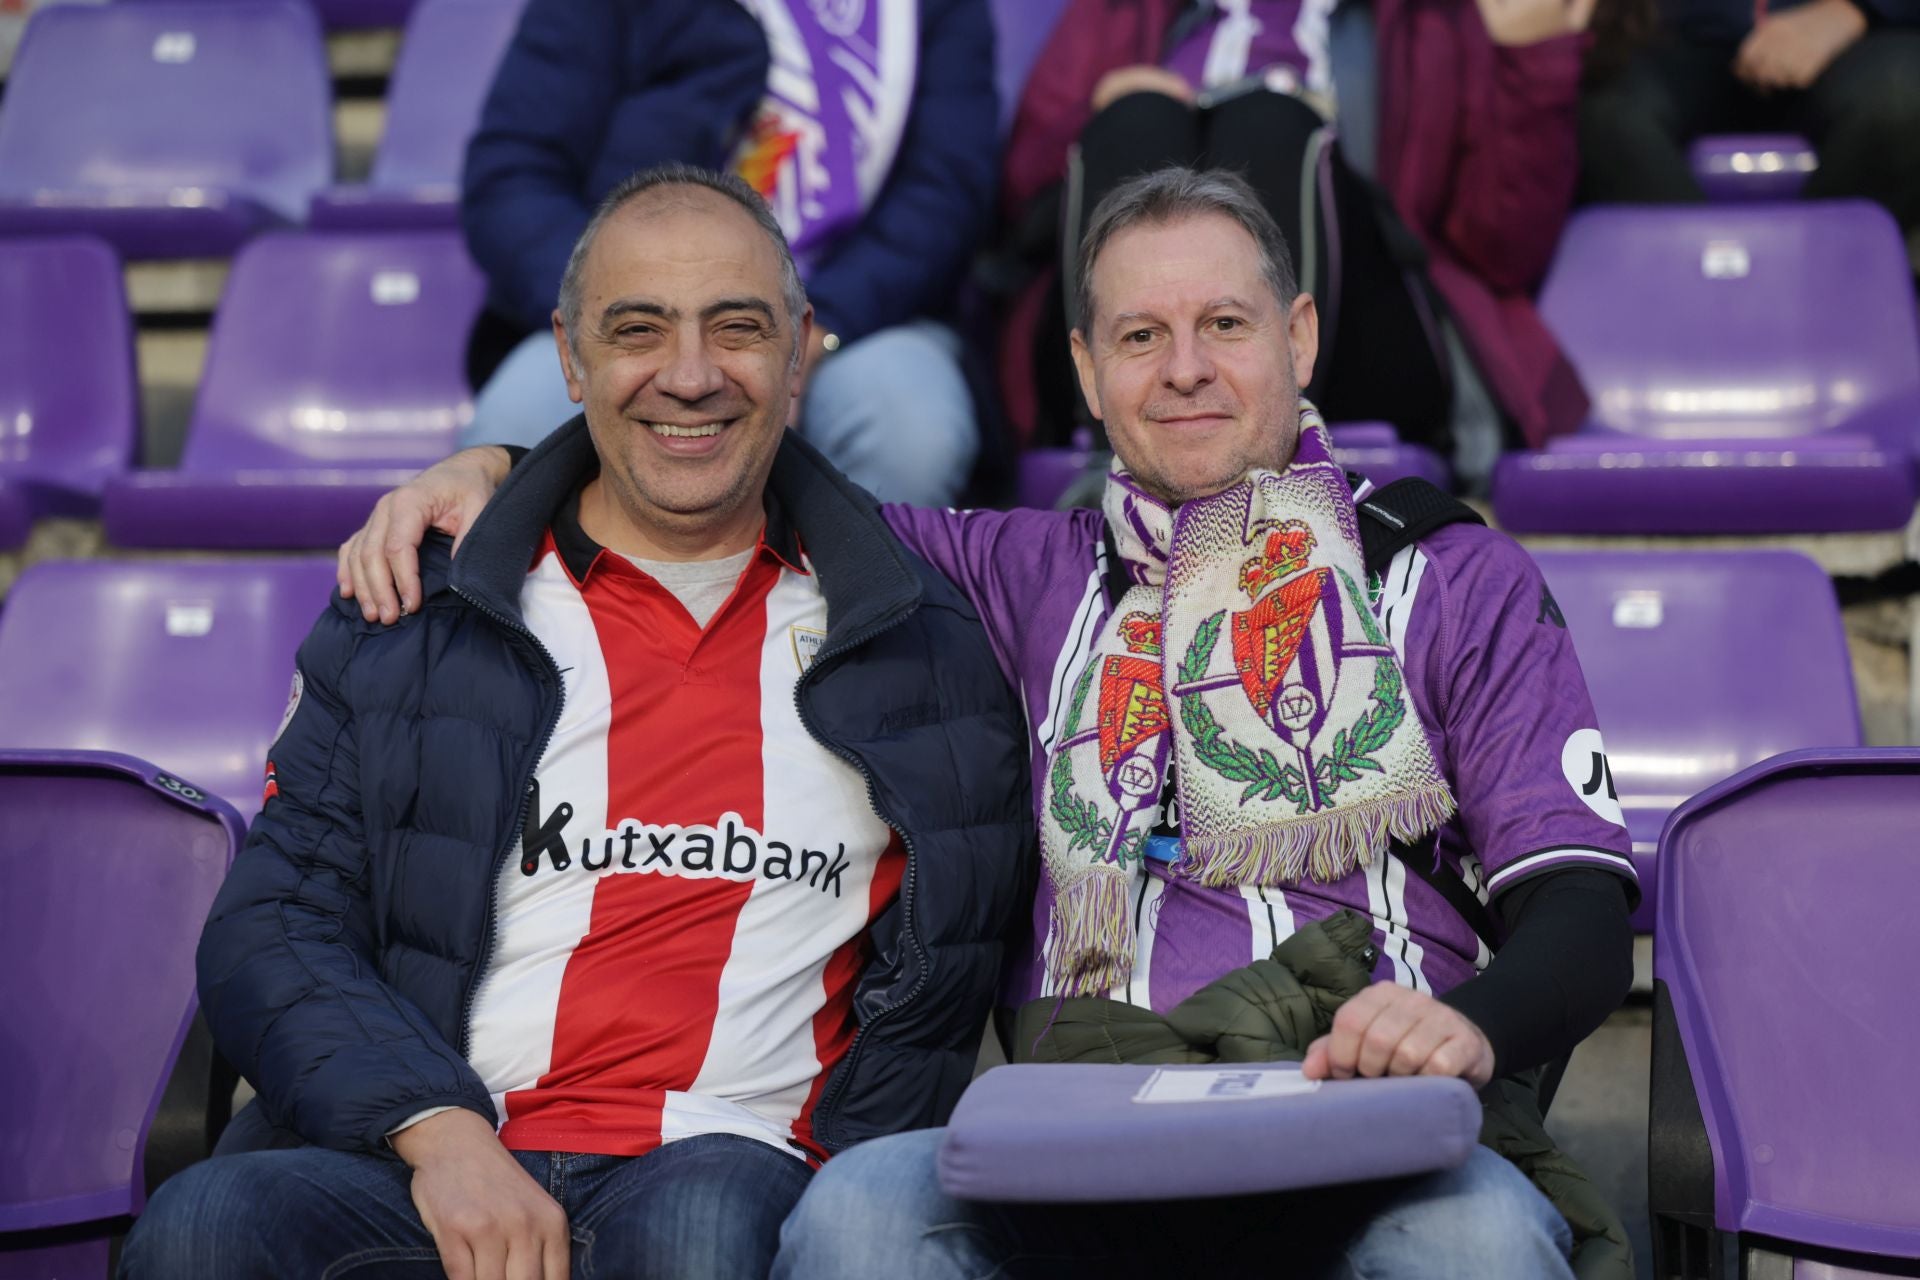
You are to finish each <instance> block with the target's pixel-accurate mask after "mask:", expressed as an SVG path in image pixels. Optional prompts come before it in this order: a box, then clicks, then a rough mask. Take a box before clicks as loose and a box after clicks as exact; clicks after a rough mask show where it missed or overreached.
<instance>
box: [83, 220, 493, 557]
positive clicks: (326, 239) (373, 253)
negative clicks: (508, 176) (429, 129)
mask: <svg viewBox="0 0 1920 1280" xmlns="http://www.w3.org/2000/svg"><path fill="white" fill-rule="evenodd" d="M483 288H484V284H483V281H482V279H481V277H480V273H479V271H478V270H477V269H476V268H475V267H474V266H473V264H472V262H471V261H469V260H468V258H467V252H466V249H465V247H464V246H463V245H462V243H461V241H460V235H459V233H458V232H454V231H446V232H422V231H408V232H386V233H379V234H360V235H353V234H345V233H310V234H282V235H267V236H262V237H260V238H259V239H257V240H255V241H254V242H252V243H251V244H249V245H247V247H246V248H245V249H244V250H243V251H242V252H241V254H240V256H239V257H238V258H237V259H236V260H235V261H234V265H233V274H232V276H231V277H230V278H229V280H228V282H227V292H226V296H225V297H224V298H223V299H222V300H221V304H220V311H219V314H218V315H217V316H216V317H215V318H214V326H213V336H212V340H211V344H210V346H209V349H208V355H207V369H206V374H205V376H204V377H203V378H202V379H201V383H200V396H199V400H198V401H197V402H196V403H195V405H194V412H193V421H192V423H191V424H190V425H189V427H188V430H187V447H186V451H185V454H184V456H183V457H182V458H181V462H180V467H179V469H178V470H176V471H140V472H133V473H130V474H128V475H126V476H123V477H121V478H120V479H119V480H117V481H115V482H114V483H113V484H111V485H109V486H108V489H107V495H106V528H107V536H108V537H109V538H110V539H111V540H112V541H114V542H116V543H118V544H120V545H121V546H131V547H218V548H230V547H255V548H259V547H285V548H306V547H331V546H333V545H335V544H337V543H338V542H340V541H341V540H342V539H343V538H345V537H346V536H347V535H348V534H349V533H351V532H352V531H353V530H355V529H357V528H359V526H360V524H361V522H362V521H364V520H365V519H366V516H367V512H368V511H370V510H371V509H372V508H373V504H374V502H375V501H376V500H378V498H379V496H380V495H381V494H382V493H384V492H385V491H386V490H388V489H390V488H392V487H394V486H395V485H396V484H399V483H402V482H403V481H405V480H406V479H407V478H408V477H409V476H411V475H412V474H413V473H414V472H416V471H418V470H419V469H420V468H422V467H424V466H427V465H429V464H431V463H433V462H436V461H438V460H439V459H441V458H443V457H445V456H446V455H447V454H448V453H451V452H452V451H453V448H454V444H455V442H456V440H457V438H458V433H459V430H460V427H461V426H462V425H463V424H464V423H465V421H466V419H467V417H468V416H469V415H470V414H471V413H472V411H473V406H472V395H471V392H470V391H469V390H468V387H467V382H466V374H465V368H464V364H465V356H466V346H467V330H468V329H469V328H470V327H471V326H472V323H473V317H474V314H475V312H477V311H478V310H479V307H480V299H481V294H482V291H483Z"/></svg>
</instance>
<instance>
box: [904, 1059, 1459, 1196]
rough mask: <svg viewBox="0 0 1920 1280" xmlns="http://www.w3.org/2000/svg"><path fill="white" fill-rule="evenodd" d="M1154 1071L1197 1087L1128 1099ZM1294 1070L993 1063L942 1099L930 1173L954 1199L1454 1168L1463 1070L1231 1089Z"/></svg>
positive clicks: (1245, 1188) (1150, 1192)
mask: <svg viewBox="0 0 1920 1280" xmlns="http://www.w3.org/2000/svg"><path fill="white" fill-rule="evenodd" d="M1156 1075H1164V1076H1168V1077H1180V1076H1187V1077H1197V1078H1198V1079H1199V1080H1200V1081H1201V1082H1202V1083H1204V1084H1207V1085H1210V1086H1211V1088H1210V1089H1209V1090H1207V1092H1208V1093H1209V1095H1210V1096H1204V1097H1202V1098H1201V1100H1197V1101H1165V1102H1144V1101H1136V1100H1135V1099H1136V1096H1137V1095H1139V1094H1141V1093H1142V1091H1143V1089H1144V1088H1146V1087H1147V1086H1148V1083H1149V1081H1150V1080H1151V1079H1152V1078H1153V1077H1155V1076H1156ZM1208 1077H1211V1079H1208ZM1181 1083H1183V1082H1181V1081H1178V1080H1168V1081H1167V1084H1169V1085H1172V1086H1174V1087H1176V1088H1177V1087H1178V1086H1179V1085H1180V1084H1181ZM1300 1083H1302V1082H1301V1081H1300V1072H1299V1068H1298V1067H1297V1066H1294V1065H1292V1064H1288V1063H1259V1064H1251V1065H1234V1066H1230V1067H1225V1066H1222V1067H1150V1066H1112V1065H1092V1064H1066V1065H1061V1064H1019V1065H1014V1066H1006V1067H997V1068H995V1069H993V1070H991V1071H988V1072H987V1073H986V1074H985V1075H983V1076H981V1077H980V1078H979V1079H977V1080H975V1081H974V1082H973V1084H972V1085H971V1086H969V1088H968V1089H967V1092H966V1094H965V1095H964V1096H963V1097H962V1098H961V1099H960V1105H959V1106H958V1107H957V1108H955V1110H954V1113H953V1120H952V1121H951V1123H950V1125H949V1127H948V1129H947V1134H946V1139H945V1141H944V1142H943V1143H942V1145H941V1148H940V1158H939V1173H940V1185H941V1187H942V1188H944V1189H945V1190H946V1192H947V1194H949V1195H953V1196H958V1197H960V1198H961V1199H965V1200H1015V1201H1040V1202H1068V1201H1099V1202H1104V1201H1114V1200H1163V1199H1169V1198H1193V1197H1202V1196H1222V1195H1243V1194H1248V1193H1252V1192H1263V1191H1289V1190H1295V1189H1299V1188H1303V1187H1318V1186H1327V1185H1331V1184H1333V1183H1340V1182H1359V1181H1365V1180H1368V1179H1373V1178H1394V1177H1401V1176H1403V1175H1406V1174H1413V1173H1425V1172H1429V1171H1431V1170H1435V1169H1450V1168H1454V1167H1456V1166H1458V1165H1459V1164H1460V1163H1462V1162H1463V1161H1464V1160H1466V1158H1467V1155H1468V1153H1469V1152H1471V1151H1472V1150H1473V1146H1474V1143H1475V1142H1476V1141H1477V1140H1478V1137H1479V1133H1480V1119H1481V1117H1480V1100H1479V1098H1478V1097H1476V1096H1475V1095H1474V1092H1473V1089H1472V1087H1471V1086H1470V1085H1468V1084H1467V1083H1466V1082H1465V1081H1464V1080H1451V1079H1437V1078H1426V1077H1408V1078H1404V1079H1391V1080H1335V1081H1327V1082H1325V1083H1322V1084H1319V1085H1317V1086H1311V1087H1310V1088H1309V1090H1308V1091H1305V1092H1290V1093H1286V1094H1284V1095H1282V1096H1272V1097H1264V1096H1244V1095H1245V1094H1246V1092H1247V1090H1248V1089H1249V1088H1250V1087H1251V1088H1253V1089H1255V1090H1258V1089H1259V1088H1261V1087H1263V1086H1266V1085H1277V1086H1280V1087H1287V1086H1297V1085H1299V1084H1300Z"/></svg>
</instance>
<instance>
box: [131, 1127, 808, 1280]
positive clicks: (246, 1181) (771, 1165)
mask: <svg viewBox="0 0 1920 1280" xmlns="http://www.w3.org/2000/svg"><path fill="white" fill-rule="evenodd" d="M514 1158H515V1159H517V1160H519V1161H520V1164H521V1166H522V1167H523V1168H525V1169H526V1171H527V1172H528V1173H529V1174H531V1175H533V1177H534V1179H535V1180H536V1181H537V1182H539V1183H540V1185H541V1186H543V1187H545V1188H546V1190H547V1194H549V1195H551V1196H552V1197H553V1198H554V1199H555V1200H556V1201H558V1202H559V1204H560V1207H561V1208H563V1209H565V1210H566V1211H567V1218H568V1222H569V1225H570V1230H571V1235H572V1244H571V1250H570V1258H571V1267H572V1272H573V1275H574V1277H576V1280H585V1278H586V1277H593V1276H599V1277H619V1278H620V1280H741V1278H742V1277H756V1276H764V1275H766V1274H767V1268H768V1266H769V1265H770V1264H771V1263H772V1261H773V1254H774V1247H775V1243H776V1241H777V1240H778V1238H779V1231H780V1222H781V1219H783V1218H785V1217H786V1216H787V1212H788V1210H790V1209H791V1208H792V1207H793V1205H794V1202H795V1201H797V1200H798V1199H799V1198H800V1193H801V1192H802V1191H803V1190H805V1188H806V1185H807V1180H808V1178H809V1177H810V1176H811V1173H812V1171H811V1170H810V1169H809V1168H808V1167H807V1165H806V1164H805V1163H803V1162H802V1161H801V1160H799V1159H798V1158H796V1157H794V1156H790V1155H787V1154H785V1153H784V1152H781V1151H779V1150H777V1149H775V1148H773V1147H771V1146H768V1145H767V1144H766V1143H763V1142H755V1141H753V1140H752V1139H750V1138H742V1137H737V1136H735V1135H733V1134H706V1135H703V1136H700V1137H696V1138H684V1139H682V1140H680V1141H678V1142H670V1143H668V1144H667V1145H666V1146H663V1147H660V1148H658V1149H657V1150H655V1151H652V1152H649V1153H648V1154H647V1155H644V1156H637V1157H634V1158H631V1159H629V1158H625V1157H621V1156H587V1155H566V1154H562V1153H558V1152H555V1153H548V1152H543V1151H516V1152H515V1153H514ZM412 1176H413V1175H412V1173H411V1171H410V1170H409V1169H408V1168H407V1166H406V1165H404V1164H402V1163H400V1161H398V1160H395V1159H387V1158H385V1157H382V1156H373V1155H360V1154H352V1153H348V1152H344V1151H329V1150H326V1149H324V1148H321V1147H298V1148H294V1149H292V1150H282V1151H254V1152H249V1153H247V1154H245V1155H231V1156H215V1157H214V1158H213V1159H211V1160H206V1161H202V1162H201V1163H200V1164H197V1165H194V1166H193V1167H192V1168H190V1169H188V1170H186V1171H185V1172H184V1173H181V1174H179V1175H178V1176H176V1177H173V1178H171V1179H169V1180H168V1181H167V1182H166V1183H165V1184H164V1185H163V1186H162V1187H161V1188H160V1190H159V1191H158V1192H157V1193H156V1194H155V1195H154V1197H153V1200H152V1202H151V1203H150V1204H148V1206H147V1211H146V1212H145V1213H143V1214H142V1215H140V1218H139V1220H138V1221H137V1222H136V1223H135V1224H134V1228H133V1234H132V1235H130V1236H129V1237H128V1238H127V1245H126V1250H125V1252H124V1253H123V1255H122V1258H121V1266H120V1275H121V1277H122V1280H189V1278H191V1280H204V1278H205V1277H210V1276H219V1277H221V1278H222V1280H263V1278H265V1277H280V1276H284V1277H288V1280H323V1278H324V1280H333V1278H334V1277H336V1276H350V1275H354V1276H363V1277H366V1278H367V1280H374V1278H375V1277H379V1278H381V1280H385V1278H386V1277H396V1278H398V1277H407V1278H412V1277H418V1280H443V1276H444V1273H443V1272H442V1270H441V1267H440V1255H439V1254H438V1252H436V1251H435V1249H434V1245H433V1238H432V1236H431V1235H430V1234H429V1233H428V1232H427V1229H426V1227H425V1225H423V1224H422V1223H421V1221H420V1214H419V1212H418V1211H417V1210H416V1209H415V1208H414V1207H413V1198H412V1195H411V1191H410V1184H411V1180H412Z"/></svg>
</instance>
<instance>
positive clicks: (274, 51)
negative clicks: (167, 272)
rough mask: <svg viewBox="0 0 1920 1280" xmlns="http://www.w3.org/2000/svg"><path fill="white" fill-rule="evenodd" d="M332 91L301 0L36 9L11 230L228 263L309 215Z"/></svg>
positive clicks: (17, 125) (11, 161) (19, 72)
mask: <svg viewBox="0 0 1920 1280" xmlns="http://www.w3.org/2000/svg"><path fill="white" fill-rule="evenodd" d="M331 96H332V88H331V82H330V80H329V79H328V74H327V60H326V49H325V47H324V45H323V43H322V41H321V36H320V27H319V24H318V23H317V22H316V21H315V20H314V15H313V10H312V9H311V8H310V7H309V6H307V5H304V4H296V3H293V0H255V2H254V3H249V4H230V3H219V2H218V0H203V2H199V3H196V2H195V0H168V2H164V3H152V4H105V5H54V6H51V7H48V8H44V9H41V10H39V11H38V12H36V13H35V14H34V16H33V20H32V21H31V22H30V23H29V24H28V25H27V31H26V35H25V37H24V38H23V39H22V41H21V44H20V50H19V53H18V55H17V56H16V58H15V60H14V64H13V71H12V75H11V76H10V78H9V79H8V81H7V96H6V105H5V108H4V110H0V233H11V234H23V233H26V234H31V233H48V232H60V233H66V232H75V231H84V232H91V233H93V234H97V235H101V236H104V237H106V238H107V239H108V240H110V241H112V242H113V243H114V244H115V245H116V246H117V247H118V248H119V250H120V252H121V253H122V254H123V255H124V256H126V257H129V258H190V257H221V256H225V255H227V254H229V253H231V252H232V251H233V250H234V249H235V248H236V247H238V246H239V244H240V243H241V242H242V241H244V240H245V239H246V238H247V237H248V236H250V235H252V234H253V233H254V232H256V231H258V230H259V229H261V228H263V227H268V226H273V225H276V224H279V223H284V222H298V221H300V220H301V219H302V218H304V217H305V216H306V212H307V202H308V201H309V200H310V199H311V198H312V195H313V193H314V192H315V191H316V190H318V189H319V188H320V187H321V186H322V185H323V184H324V183H325V182H326V181H327V179H328V177H329V175H330V174H331V173H332V170H333V116H332V109H331Z"/></svg>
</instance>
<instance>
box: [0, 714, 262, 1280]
mask: <svg viewBox="0 0 1920 1280" xmlns="http://www.w3.org/2000/svg"><path fill="white" fill-rule="evenodd" d="M244 830H245V828H244V826H243V825H242V824H241V821H240V818H239V816H238V815H237V814H235V813H234V812H233V810H232V809H230V808H228V807H227V806H226V805H225V804H222V803H221V802H220V801H219V800H216V799H213V798H211V797H207V796H204V795H202V794H201V793H200V792H199V791H198V790H197V789H195V788H193V787H190V786H187V785H185V784H182V783H181V782H179V781H178V780H177V779H174V778H171V777H170V776H168V775H167V774H164V773H162V772H160V771H159V770H157V769H156V768H154V767H153V766H152V765H150V764H147V763H145V762H143V761H140V760H136V759H133V758H131V757H128V756H119V755H111V754H107V753H104V752H33V751H25V752H22V751H0V863H3V864H4V867H3V868H0V875H3V876H4V880H5V883H6V886H7V889H6V892H5V893H4V894H0V964H4V965H5V972H6V973H7V975H8V978H9V980H8V981H7V982H5V983H3V984H0V1027H4V1028H5V1029H6V1040H7V1046H8V1047H7V1052H5V1053H4V1054H0V1150H4V1152H5V1153H6V1159H4V1160H0V1278H3V1280H49V1278H51V1277H59V1278H61V1280H77V1278H78V1277H92V1278H93V1280H106V1276H107V1274H108V1251H109V1241H110V1237H111V1235H112V1233H113V1231H114V1230H115V1229H116V1227H118V1226H121V1225H123V1223H124V1219H125V1218H126V1216H127V1215H130V1214H138V1213H139V1212H140V1211H141V1209H142V1208H144V1207H145V1204H146V1199H147V1195H148V1193H149V1192H150V1191H151V1190H152V1189H153V1185H154V1181H155V1178H156V1176H157V1174H160V1173H164V1172H166V1171H169V1170H168V1169H167V1168H166V1166H169V1165H171V1166H175V1167H177V1166H178V1165H179V1164H180V1163H183V1161H181V1160H180V1159H179V1158H178V1155H176V1154H174V1153H173V1151H172V1150H170V1149H173V1148H181V1147H184V1151H182V1152H180V1154H184V1155H185V1156H186V1157H187V1158H188V1159H190V1158H191V1157H192V1156H193V1155H195V1154H204V1153H205V1141H204V1139H205V1129H206V1121H207V1109H208V1107H209V1106H213V1107H216V1108H222V1109H223V1108H224V1105H225V1102H224V1100H222V1099H218V1098H214V1097H212V1096H210V1093H211V1090H210V1089H209V1088H208V1084H209V1082H210V1077H211V1071H210V1070H209V1069H208V1062H207V1060H208V1058H209V1056H210V1055H209V1054H208V1053H207V1051H206V1048H205V1045H204V1041H205V1032H204V1030H201V1029H197V1028H195V1027H194V1013H195V1009H196V1006H197V1002H196V1000H195V997H194V966H193V953H194V947H195V945H196V943H197V942H198V941H199V937H200V922H201V921H202V920H204V919H205V918H206V914H207V909H208V908H209V907H210V906H211V905H212V903H213V895H214V892H215V891H216V890H217V889H218V888H219V887H220V882H221V880H222V879H223V878H224V877H225V875H226V871H227V867H228V864H229V863H231V861H232V860H233V855H234V851H235V850H236V849H237V848H238V847H239V844H240V839H241V836H242V833H243V832H244ZM196 1040H198V1041H199V1042H200V1043H198V1044H196V1043H195V1041H196ZM183 1051H184V1052H183ZM176 1061H178V1062H179V1063H180V1069H179V1070H178V1071H176V1067H175V1064H176ZM195 1069H198V1071H199V1074H200V1080H199V1081H198V1088H194V1087H192V1084H193V1082H191V1081H190V1080H189V1079H188V1077H189V1076H190V1075H192V1074H193V1071H194V1070H195ZM170 1078H171V1084H170ZM228 1089H229V1093H230V1090H231V1085H229V1086H228ZM163 1107H164V1114H163ZM196 1111H197V1113H198V1114H197V1115H196V1114H193V1113H194V1112H196ZM175 1129H179V1130H184V1131H185V1132H181V1133H178V1134H175V1133H173V1132H171V1131H172V1130H175ZM195 1130H197V1131H198V1132H197V1133H196V1132H194V1131H195ZM150 1138H152V1139H153V1141H152V1143H151V1144H150V1142H149V1139H150ZM196 1139H197V1141H196ZM196 1147H197V1148H198V1150H197V1151H195V1150H194V1148H196ZM163 1151H164V1152H166V1154H163Z"/></svg>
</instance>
